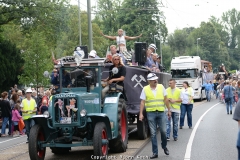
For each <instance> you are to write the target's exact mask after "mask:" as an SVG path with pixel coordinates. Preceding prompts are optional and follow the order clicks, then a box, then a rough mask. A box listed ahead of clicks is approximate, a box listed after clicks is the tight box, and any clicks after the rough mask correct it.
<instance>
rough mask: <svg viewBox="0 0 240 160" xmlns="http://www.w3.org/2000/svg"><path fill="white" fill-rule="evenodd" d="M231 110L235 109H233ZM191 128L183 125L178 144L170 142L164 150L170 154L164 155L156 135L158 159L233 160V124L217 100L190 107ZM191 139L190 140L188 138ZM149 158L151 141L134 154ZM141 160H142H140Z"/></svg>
mask: <svg viewBox="0 0 240 160" xmlns="http://www.w3.org/2000/svg"><path fill="white" fill-rule="evenodd" d="M234 109H235V107H234ZM192 115H193V129H189V128H188V126H187V125H186V124H187V123H186V119H185V126H184V127H183V129H179V132H178V133H179V137H178V141H173V139H172V137H171V140H170V141H169V142H168V144H167V147H168V149H169V152H170V155H169V156H167V155H165V154H164V152H163V150H162V148H161V141H160V139H161V138H160V134H158V137H157V138H158V149H159V155H158V158H157V159H159V160H190V159H191V160H236V159H237V149H236V140H237V133H238V125H237V122H236V121H234V120H233V119H232V115H227V112H226V107H225V104H221V103H219V102H218V100H212V101H211V102H205V103H202V104H201V105H198V106H194V109H193V112H192ZM190 137H191V138H190ZM151 155H152V148H151V142H149V143H148V144H147V145H146V146H145V147H144V148H142V149H141V151H139V152H138V153H136V155H135V158H134V159H135V160H136V159H141V158H140V156H142V157H145V159H147V158H148V157H149V156H151ZM142 159H143V158H142Z"/></svg>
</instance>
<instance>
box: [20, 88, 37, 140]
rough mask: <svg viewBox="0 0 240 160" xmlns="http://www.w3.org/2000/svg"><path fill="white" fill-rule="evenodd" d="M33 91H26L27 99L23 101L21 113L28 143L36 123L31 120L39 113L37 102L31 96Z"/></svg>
mask: <svg viewBox="0 0 240 160" xmlns="http://www.w3.org/2000/svg"><path fill="white" fill-rule="evenodd" d="M31 94H32V90H31V88H29V89H27V90H26V98H25V99H23V100H22V103H21V106H20V107H21V111H22V114H23V116H22V118H23V121H24V124H25V128H26V134H27V143H28V139H29V133H30V129H31V126H33V124H34V121H33V120H32V119H30V118H31V117H32V116H33V115H36V112H37V104H36V101H35V100H34V99H33V98H32V96H31Z"/></svg>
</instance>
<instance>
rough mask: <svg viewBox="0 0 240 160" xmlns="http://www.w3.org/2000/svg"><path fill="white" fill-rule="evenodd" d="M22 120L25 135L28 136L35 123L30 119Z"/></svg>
mask: <svg viewBox="0 0 240 160" xmlns="http://www.w3.org/2000/svg"><path fill="white" fill-rule="evenodd" d="M23 121H24V124H25V129H26V134H27V137H28V138H29V133H30V129H31V127H32V126H33V125H34V124H35V122H34V120H32V119H26V120H23ZM28 138H27V139H28Z"/></svg>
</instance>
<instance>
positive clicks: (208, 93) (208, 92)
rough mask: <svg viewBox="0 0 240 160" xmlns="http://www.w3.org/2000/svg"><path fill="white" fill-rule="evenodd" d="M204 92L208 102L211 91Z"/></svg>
mask: <svg viewBox="0 0 240 160" xmlns="http://www.w3.org/2000/svg"><path fill="white" fill-rule="evenodd" d="M205 92H206V98H207V101H210V100H211V91H205Z"/></svg>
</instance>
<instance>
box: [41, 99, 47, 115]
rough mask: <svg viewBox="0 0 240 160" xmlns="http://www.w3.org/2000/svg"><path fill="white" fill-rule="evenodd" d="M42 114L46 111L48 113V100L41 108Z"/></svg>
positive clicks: (44, 101)
mask: <svg viewBox="0 0 240 160" xmlns="http://www.w3.org/2000/svg"><path fill="white" fill-rule="evenodd" d="M40 111H41V114H43V113H44V112H45V111H48V106H47V100H43V102H42V106H41V107H40Z"/></svg>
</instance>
